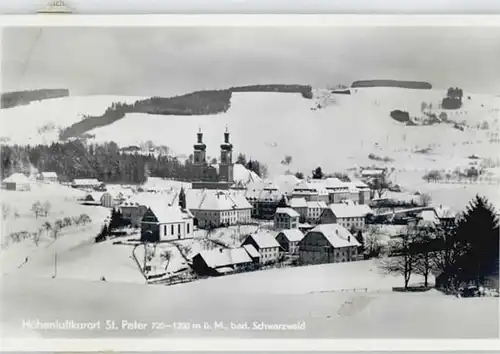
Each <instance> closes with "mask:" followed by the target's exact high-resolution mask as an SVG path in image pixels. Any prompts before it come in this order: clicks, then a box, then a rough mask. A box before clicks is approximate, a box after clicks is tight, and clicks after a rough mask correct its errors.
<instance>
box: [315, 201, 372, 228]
mask: <svg viewBox="0 0 500 354" xmlns="http://www.w3.org/2000/svg"><path fill="white" fill-rule="evenodd" d="M371 213H372V211H371V209H370V207H369V206H368V205H366V204H363V205H359V204H354V203H352V202H344V203H340V204H330V205H329V206H328V208H326V209H324V211H323V213H322V214H321V217H320V224H340V225H342V226H344V227H345V228H347V229H349V230H350V229H351V228H355V229H358V230H360V229H362V228H363V227H364V226H365V218H366V216H367V215H368V214H371Z"/></svg>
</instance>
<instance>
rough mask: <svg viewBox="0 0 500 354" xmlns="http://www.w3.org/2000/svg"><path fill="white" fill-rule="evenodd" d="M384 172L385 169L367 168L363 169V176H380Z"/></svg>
mask: <svg viewBox="0 0 500 354" xmlns="http://www.w3.org/2000/svg"><path fill="white" fill-rule="evenodd" d="M383 173H384V170H372V169H365V170H363V171H361V175H362V176H380V175H382V174H383Z"/></svg>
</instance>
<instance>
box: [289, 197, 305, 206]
mask: <svg viewBox="0 0 500 354" xmlns="http://www.w3.org/2000/svg"><path fill="white" fill-rule="evenodd" d="M289 204H290V207H291V208H307V201H306V199H305V198H292V199H290V203H289Z"/></svg>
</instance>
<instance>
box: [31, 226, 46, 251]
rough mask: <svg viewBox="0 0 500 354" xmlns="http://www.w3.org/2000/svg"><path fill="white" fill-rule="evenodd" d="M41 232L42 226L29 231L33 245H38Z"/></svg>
mask: <svg viewBox="0 0 500 354" xmlns="http://www.w3.org/2000/svg"><path fill="white" fill-rule="evenodd" d="M42 232H43V228H40V229H38V230H36V231H34V232H32V233H31V237H32V239H33V243H34V244H35V246H37V247H38V245H39V244H40V237H41V236H42Z"/></svg>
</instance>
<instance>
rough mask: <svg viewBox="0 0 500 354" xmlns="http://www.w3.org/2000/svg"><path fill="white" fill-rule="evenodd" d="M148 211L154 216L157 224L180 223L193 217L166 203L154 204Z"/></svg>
mask: <svg viewBox="0 0 500 354" xmlns="http://www.w3.org/2000/svg"><path fill="white" fill-rule="evenodd" d="M149 209H151V211H152V212H153V213H154V214H155V216H156V218H157V219H158V222H159V223H162V224H164V223H181V222H184V221H185V220H187V219H192V218H193V215H191V213H189V212H188V211H182V210H181V208H180V207H179V206H177V205H176V206H170V205H168V204H167V203H166V202H155V203H152V204H151V205H149Z"/></svg>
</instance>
